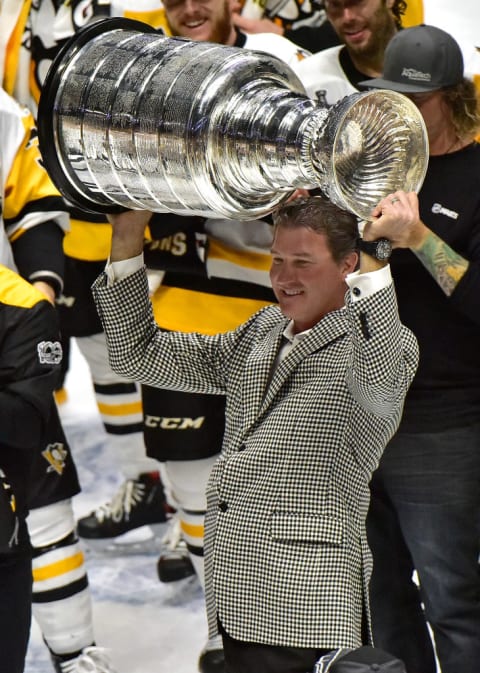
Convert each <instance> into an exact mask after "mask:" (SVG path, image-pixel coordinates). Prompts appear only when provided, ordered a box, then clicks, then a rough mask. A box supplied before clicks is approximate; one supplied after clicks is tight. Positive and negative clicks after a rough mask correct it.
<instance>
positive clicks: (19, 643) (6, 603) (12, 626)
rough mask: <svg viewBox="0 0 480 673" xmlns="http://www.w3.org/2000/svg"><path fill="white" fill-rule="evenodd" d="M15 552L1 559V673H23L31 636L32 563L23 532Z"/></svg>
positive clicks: (2, 555) (0, 557)
mask: <svg viewBox="0 0 480 673" xmlns="http://www.w3.org/2000/svg"><path fill="white" fill-rule="evenodd" d="M22 537H23V540H24V542H23V544H22V545H21V548H20V549H19V550H18V551H15V552H12V553H9V554H1V555H0V670H2V671H3V670H5V671H8V673H23V669H24V665H25V656H26V653H27V645H28V639H29V634H30V619H31V603H32V561H31V551H30V546H29V544H28V542H27V540H26V537H27V535H26V531H25V529H24V530H23V531H22Z"/></svg>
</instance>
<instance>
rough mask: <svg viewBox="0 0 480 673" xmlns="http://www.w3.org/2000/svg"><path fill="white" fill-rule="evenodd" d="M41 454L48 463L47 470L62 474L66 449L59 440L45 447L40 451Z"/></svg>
mask: <svg viewBox="0 0 480 673" xmlns="http://www.w3.org/2000/svg"><path fill="white" fill-rule="evenodd" d="M42 456H43V457H44V458H45V460H46V461H47V463H48V467H47V472H56V473H57V474H63V470H64V469H65V460H66V458H67V456H68V451H67V450H66V448H65V447H64V445H63V444H62V443H61V442H55V443H54V444H49V445H48V446H47V448H46V449H45V450H44V451H42Z"/></svg>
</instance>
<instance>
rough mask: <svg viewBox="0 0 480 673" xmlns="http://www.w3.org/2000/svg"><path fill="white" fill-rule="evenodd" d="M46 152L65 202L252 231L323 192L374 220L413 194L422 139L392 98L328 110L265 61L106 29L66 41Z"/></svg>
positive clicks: (46, 100)
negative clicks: (292, 203)
mask: <svg viewBox="0 0 480 673" xmlns="http://www.w3.org/2000/svg"><path fill="white" fill-rule="evenodd" d="M38 129H39V141H40V149H41V151H42V154H43V158H44V161H45V164H46V168H47V170H48V171H49V173H50V175H51V177H52V179H53V181H54V182H55V184H56V185H57V188H58V189H59V191H60V192H61V193H62V194H63V196H64V197H65V198H66V200H67V201H69V202H70V203H71V204H73V205H74V206H77V207H79V208H81V209H83V210H87V211H92V212H113V211H115V210H118V209H137V210H138V209H140V210H151V211H154V212H174V213H178V214H185V215H187V214H188V215H200V216H204V217H221V218H227V219H237V220H242V219H248V220H250V219H253V218H255V217H261V216H263V215H265V214H267V213H269V212H271V211H272V210H273V209H275V208H276V207H277V206H278V205H279V204H281V203H282V202H283V201H285V200H287V199H288V198H289V197H290V196H291V195H292V194H293V192H294V191H295V190H296V189H297V188H306V189H314V188H320V189H321V190H322V191H323V192H324V194H326V195H327V196H328V197H329V198H330V199H331V200H332V201H333V202H334V203H336V204H337V205H338V206H340V207H342V208H345V209H347V210H350V211H352V212H354V213H356V214H357V215H358V216H359V217H360V218H362V219H368V218H369V216H370V213H371V211H372V209H373V207H374V206H375V205H376V204H377V203H378V202H379V201H380V199H381V198H383V197H384V196H386V195H387V194H388V193H390V192H393V191H395V190H397V189H405V190H406V191H418V189H419V188H420V186H421V185H422V182H423V179H424V177H425V171H426V168H427V161H428V140H427V134H426V129H425V125H424V122H423V119H422V117H421V115H420V113H419V111H418V110H417V108H416V107H415V105H414V104H413V103H411V102H410V101H409V100H408V99H407V98H406V97H405V96H403V95H401V94H398V93H395V92H392V91H372V92H366V93H358V94H353V95H351V96H348V97H346V98H344V99H343V100H342V101H340V102H339V103H338V104H337V105H335V106H334V107H332V108H326V107H324V106H321V105H319V104H318V103H317V102H316V101H314V100H312V99H310V98H309V97H308V96H307V95H306V93H305V89H304V87H303V86H302V84H301V82H300V80H299V79H298V77H297V76H296V75H295V73H294V72H293V71H292V69H291V68H290V67H289V66H287V65H286V64H285V63H283V62H282V61H281V60H280V59H278V58H276V57H274V56H271V55H269V54H266V53H263V52H259V51H251V50H248V49H240V48H237V47H227V46H223V45H218V44H212V43H207V42H193V41H190V40H184V39H181V38H169V37H165V36H163V35H161V34H159V33H157V32H156V31H154V30H153V29H151V28H150V27H149V26H147V25H146V24H142V23H139V22H136V21H129V20H126V19H107V20H105V21H100V22H97V23H94V24H92V25H91V26H89V27H87V28H86V29H84V30H83V31H81V32H80V33H78V34H77V35H76V36H74V37H73V38H72V39H71V40H70V41H69V42H68V43H67V44H66V46H65V47H64V48H63V50H62V51H61V52H60V53H59V55H58V56H57V58H56V59H55V61H54V62H53V64H52V66H51V68H50V70H49V73H48V75H47V78H46V81H45V84H44V88H43V91H42V96H41V99H40V105H39V113H38Z"/></svg>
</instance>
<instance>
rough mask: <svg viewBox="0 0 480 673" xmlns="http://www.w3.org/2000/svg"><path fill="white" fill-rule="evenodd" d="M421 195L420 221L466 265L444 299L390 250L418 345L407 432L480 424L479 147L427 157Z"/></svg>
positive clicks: (411, 258) (400, 253)
mask: <svg viewBox="0 0 480 673" xmlns="http://www.w3.org/2000/svg"><path fill="white" fill-rule="evenodd" d="M419 200H420V216H421V218H422V220H423V222H424V223H425V224H426V225H427V226H428V227H429V228H430V229H431V230H432V231H433V232H435V233H436V234H438V235H439V236H440V237H441V238H442V239H443V240H444V241H446V242H447V243H448V244H449V245H450V246H451V247H452V248H453V249H454V250H455V251H456V252H458V253H459V254H460V255H462V256H463V257H465V258H466V259H467V260H468V261H469V262H470V265H469V269H468V271H467V273H466V274H465V275H464V277H463V278H462V279H461V280H460V282H459V284H458V286H457V287H456V289H455V291H454V292H453V294H452V296H451V297H447V296H446V295H445V294H444V292H443V291H442V290H441V288H440V287H439V286H438V284H437V283H436V281H435V280H434V279H433V277H432V276H431V275H430V273H429V272H428V271H427V270H426V269H425V267H424V266H423V265H422V264H421V262H420V261H419V260H418V259H417V257H416V256H415V255H414V254H413V253H412V252H411V251H410V250H394V252H393V255H392V259H391V268H392V274H393V278H394V282H395V287H396V292H397V297H398V303H399V310H400V317H401V319H402V322H403V323H404V324H405V325H407V326H408V327H410V329H411V330H412V331H413V332H414V333H415V335H416V337H417V339H418V342H419V346H420V364H419V367H418V370H417V374H416V376H415V379H414V381H413V384H412V386H411V388H410V391H409V393H408V395H407V399H406V403H405V411H404V415H403V420H402V424H401V430H404V431H407V432H428V431H429V430H431V429H432V428H435V429H436V430H441V429H446V428H450V427H460V426H462V425H464V424H466V423H472V422H480V145H478V144H476V143H475V144H472V145H470V146H468V147H467V148H465V149H463V150H460V151H459V152H454V153H452V154H446V155H443V156H433V157H430V160H429V166H428V172H427V176H426V178H425V181H424V184H423V186H422V188H421V190H420V193H419Z"/></svg>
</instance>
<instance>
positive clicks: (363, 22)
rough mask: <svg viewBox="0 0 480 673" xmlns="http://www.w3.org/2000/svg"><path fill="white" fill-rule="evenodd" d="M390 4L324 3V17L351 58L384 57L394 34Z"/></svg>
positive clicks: (368, 0)
mask: <svg viewBox="0 0 480 673" xmlns="http://www.w3.org/2000/svg"><path fill="white" fill-rule="evenodd" d="M392 5H393V0H325V9H326V12H327V17H328V19H329V21H330V23H331V24H332V26H333V28H334V29H335V32H336V33H337V35H338V37H339V38H340V40H341V41H342V42H344V43H345V45H346V46H347V48H348V50H349V51H350V52H351V53H352V54H356V55H358V56H360V57H361V56H366V57H375V56H376V55H377V54H379V53H380V54H383V52H384V50H385V47H386V45H387V44H388V42H389V41H390V40H391V38H392V37H393V35H394V34H395V32H396V26H395V19H394V17H393V14H392V13H391V11H390V10H391V7H392Z"/></svg>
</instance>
